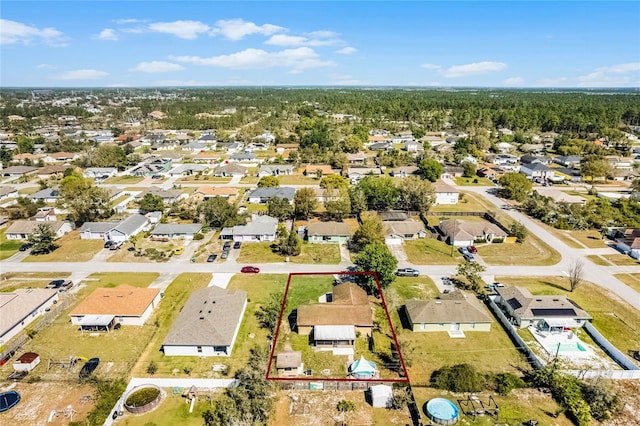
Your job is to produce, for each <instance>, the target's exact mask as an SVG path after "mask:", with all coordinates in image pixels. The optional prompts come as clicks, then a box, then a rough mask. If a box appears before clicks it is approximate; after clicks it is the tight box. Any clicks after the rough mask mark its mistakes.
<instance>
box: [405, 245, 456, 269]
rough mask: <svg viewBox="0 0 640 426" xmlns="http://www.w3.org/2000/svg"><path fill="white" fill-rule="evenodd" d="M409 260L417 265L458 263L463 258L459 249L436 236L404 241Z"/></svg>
mask: <svg viewBox="0 0 640 426" xmlns="http://www.w3.org/2000/svg"><path fill="white" fill-rule="evenodd" d="M404 251H405V253H406V254H407V260H408V261H409V262H411V263H413V264H415V265H456V264H458V263H459V262H460V260H462V255H461V254H460V253H458V250H456V249H455V248H453V250H452V248H451V246H450V245H449V244H447V243H445V242H444V241H439V240H436V239H435V238H422V239H418V240H408V241H405V242H404Z"/></svg>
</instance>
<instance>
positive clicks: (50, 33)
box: [0, 19, 66, 47]
mask: <svg viewBox="0 0 640 426" xmlns="http://www.w3.org/2000/svg"><path fill="white" fill-rule="evenodd" d="M34 39H38V40H41V41H44V42H45V43H46V44H49V45H51V46H58V47H64V46H66V43H65V42H64V41H65V37H64V36H63V34H62V32H60V31H58V30H56V29H55V28H52V27H47V28H42V29H39V28H37V27H34V26H30V25H26V24H23V23H21V22H16V21H10V20H8V19H0V44H18V43H21V44H29V43H31V42H32V41H33V40H34Z"/></svg>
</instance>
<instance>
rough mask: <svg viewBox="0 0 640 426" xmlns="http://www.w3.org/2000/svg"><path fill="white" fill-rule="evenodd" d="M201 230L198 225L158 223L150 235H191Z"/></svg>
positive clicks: (200, 225)
mask: <svg viewBox="0 0 640 426" xmlns="http://www.w3.org/2000/svg"><path fill="white" fill-rule="evenodd" d="M201 229H202V224H200V223H160V224H158V225H157V226H156V227H155V229H154V230H153V231H151V235H192V234H197V233H198V232H200V230H201Z"/></svg>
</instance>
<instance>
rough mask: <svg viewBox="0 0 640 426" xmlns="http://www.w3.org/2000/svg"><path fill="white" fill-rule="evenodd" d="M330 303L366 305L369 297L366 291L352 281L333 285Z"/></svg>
mask: <svg viewBox="0 0 640 426" xmlns="http://www.w3.org/2000/svg"><path fill="white" fill-rule="evenodd" d="M331 303H334V304H336V305H367V306H369V299H368V298H367V292H366V291H364V290H363V289H362V288H361V287H360V286H358V285H357V284H354V283H343V284H338V285H336V286H333V298H332V301H331Z"/></svg>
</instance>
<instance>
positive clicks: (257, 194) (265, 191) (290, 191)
mask: <svg viewBox="0 0 640 426" xmlns="http://www.w3.org/2000/svg"><path fill="white" fill-rule="evenodd" d="M295 195H296V190H295V188H289V187H286V186H283V187H277V188H273V187H269V188H258V189H255V190H253V191H251V194H249V198H261V199H271V198H274V197H278V198H286V199H287V200H289V201H293V197H294V196H295Z"/></svg>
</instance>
